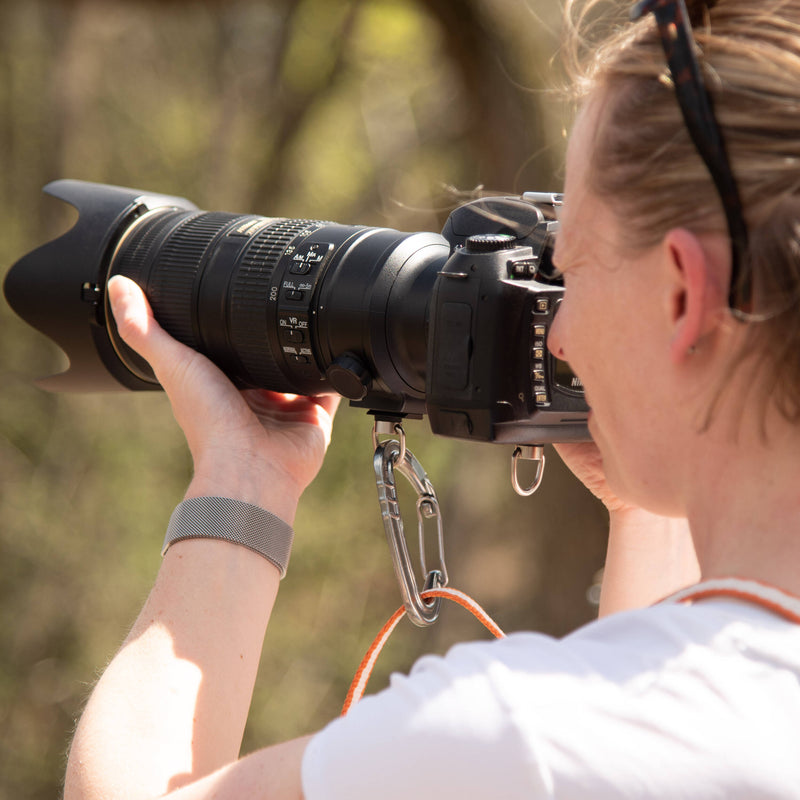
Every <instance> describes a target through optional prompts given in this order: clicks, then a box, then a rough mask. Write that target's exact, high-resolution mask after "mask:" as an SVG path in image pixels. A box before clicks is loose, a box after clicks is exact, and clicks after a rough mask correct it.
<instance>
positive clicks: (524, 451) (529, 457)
mask: <svg viewBox="0 0 800 800" xmlns="http://www.w3.org/2000/svg"><path fill="white" fill-rule="evenodd" d="M520 459H522V460H523V461H535V462H536V475H535V476H534V478H533V481H532V482H531V483H530V484H529V485H528V487H527V488H525V487H524V486H523V485H522V484H521V483H520V480H519V461H520ZM543 477H544V447H542V446H541V445H520V446H518V447H516V448H515V449H514V452H513V454H512V455H511V485H512V486H513V487H514V491H515V492H516V493H517V494H518V495H520V496H521V497H530V495H532V494H533V493H534V492H535V491H536V490H537V489H538V488H539V487H540V486H541V484H542V478H543Z"/></svg>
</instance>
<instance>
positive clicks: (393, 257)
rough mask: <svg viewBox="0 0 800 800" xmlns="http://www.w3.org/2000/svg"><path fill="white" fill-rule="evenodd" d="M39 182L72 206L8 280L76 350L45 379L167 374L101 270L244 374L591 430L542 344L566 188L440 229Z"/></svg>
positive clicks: (453, 415)
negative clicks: (114, 307)
mask: <svg viewBox="0 0 800 800" xmlns="http://www.w3.org/2000/svg"><path fill="white" fill-rule="evenodd" d="M45 191H46V192H48V193H49V194H51V195H53V196H55V197H57V198H60V199H61V200H64V201H66V202H67V203H70V204H71V205H73V206H74V207H75V208H76V209H77V211H78V215H79V216H78V220H77V222H76V223H75V225H74V226H73V227H72V228H71V229H70V230H69V231H68V232H67V233H65V234H64V235H63V236H61V237H60V238H58V239H55V240H54V241H51V242H49V243H47V244H45V245H43V246H41V247H39V248H38V249H36V250H34V251H32V252H31V253H29V254H27V255H25V256H23V257H22V258H21V259H20V260H19V261H18V262H17V263H16V264H14V266H13V267H12V268H11V270H10V272H9V273H8V275H7V277H6V280H5V295H6V298H7V300H8V302H9V304H10V305H11V307H12V308H13V309H14V310H15V311H16V312H17V314H19V315H20V316H21V317H22V318H23V319H24V320H26V321H27V322H28V323H29V324H31V325H32V326H33V327H34V328H37V329H39V330H40V331H41V332H42V333H44V334H46V335H47V336H49V337H50V338H51V339H52V340H53V341H54V342H55V343H56V344H57V345H58V346H59V347H61V349H62V350H63V351H64V352H65V353H66V355H67V357H68V358H69V368H68V369H67V371H66V372H64V373H62V374H59V375H55V376H52V377H50V378H46V379H44V380H42V381H40V384H41V385H42V386H43V387H44V388H47V389H52V390H57V391H98V390H113V389H123V388H126V389H135V390H138V389H159V388H160V387H159V385H158V382H157V380H156V378H155V376H154V375H153V373H152V371H151V370H150V367H149V366H148V364H147V363H146V362H145V361H144V360H143V359H142V358H141V357H139V356H138V355H137V354H136V353H135V352H133V351H132V350H131V349H130V348H128V347H127V346H126V345H125V343H124V342H123V341H122V340H121V338H120V337H119V335H118V333H117V330H116V327H115V324H114V319H113V315H112V314H111V311H110V309H109V306H108V300H107V293H106V284H107V282H108V280H109V279H110V278H111V277H112V276H113V275H126V276H128V277H129V278H131V279H133V280H134V281H136V282H137V283H138V284H139V285H140V286H141V287H142V288H143V289H144V291H145V293H146V294H147V296H148V298H149V300H150V303H151V305H152V307H153V311H154V313H155V316H156V318H157V319H158V321H159V322H160V323H161V325H162V326H163V327H164V328H165V329H166V330H167V331H168V332H169V333H171V334H172V335H173V336H174V337H175V338H177V339H179V340H180V341H182V342H184V343H185V344H187V345H189V346H191V347H193V348H195V349H196V350H199V351H200V352H202V353H204V354H205V355H207V356H208V357H209V358H210V359H211V360H212V361H214V362H215V363H216V364H217V365H218V366H219V367H220V368H221V369H222V370H223V371H224V372H225V373H226V374H227V375H228V376H229V377H230V378H231V379H232V380H233V382H234V383H235V384H237V385H238V386H240V387H261V388H266V389H271V390H274V391H279V392H289V393H293V394H302V395H312V394H322V393H338V394H340V395H343V396H344V397H346V398H348V399H349V400H350V403H351V405H353V406H357V407H359V408H363V409H365V410H366V411H368V412H369V413H371V414H373V415H374V416H375V417H376V420H378V421H383V422H392V421H400V420H402V419H403V418H405V417H412V418H419V417H421V416H423V415H427V417H428V419H429V421H430V426H431V430H432V431H433V432H434V433H436V434H441V435H443V436H453V437H458V438H463V439H472V440H478V441H485V442H500V443H508V444H513V445H539V444H544V443H548V442H567V441H580V440H586V439H588V438H589V437H588V433H587V428H586V419H587V413H588V408H587V406H586V403H585V400H584V395H583V387H582V386H581V384H580V381H579V380H578V378H577V377H576V376H575V375H574V374H573V373H572V371H571V370H570V369H569V367H568V366H567V364H566V363H564V362H562V361H559V360H558V359H556V358H555V357H554V356H553V355H551V354H550V353H549V352H548V349H547V337H548V332H549V330H550V326H551V325H552V322H553V319H554V317H555V315H556V313H557V312H558V306H559V303H560V301H561V298H562V295H563V287H562V284H561V281H560V280H559V276H558V274H557V272H556V270H555V269H554V267H553V264H552V260H551V254H552V247H553V240H554V236H555V234H556V231H557V228H558V222H557V220H556V216H555V209H556V207H557V206H558V205H559V204H560V202H561V198H560V195H558V194H549V193H533V192H530V193H526V194H524V195H522V196H515V197H485V198H482V199H478V200H474V201H472V202H469V203H466V204H465V205H462V206H460V207H458V208H456V209H455V211H453V213H452V214H451V215H450V217H449V219H448V220H447V223H446V224H445V226H444V230H443V231H442V233H441V234H436V233H401V232H398V231H395V230H390V229H387V228H372V227H364V226H353V225H341V224H337V223H334V222H322V221H317V220H309V219H288V218H276V217H262V216H256V215H252V214H231V213H221V212H207V211H201V210H199V209H198V208H197V207H196V206H194V205H193V204H192V203H190V202H189V201H187V200H185V199H183V198H180V197H170V196H166V195H162V194H153V193H150V192H144V191H138V190H135V189H127V188H121V187H116V186H107V185H101V184H93V183H85V182H82V181H74V180H60V181H56V182H54V183H51V184H49V185H48V186H47V187H45Z"/></svg>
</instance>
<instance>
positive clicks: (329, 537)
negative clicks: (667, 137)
mask: <svg viewBox="0 0 800 800" xmlns="http://www.w3.org/2000/svg"><path fill="white" fill-rule="evenodd" d="M558 6H559V4H557V3H554V2H552V0H540V1H538V0H526V2H520V0H427V1H423V0H419V1H418V2H417V1H414V0H392V1H391V2H389V0H383V1H381V0H360V1H359V0H258V1H256V0H243V1H242V2H211V1H210V0H207V2H197V1H194V2H192V1H189V2H178V0H171V1H170V2H166V1H165V0H162V2H144V0H140V1H139V2H137V1H135V0H129V2H108V1H106V2H102V1H101V0H72V1H71V2H66V1H64V2H56V1H55V0H26V1H25V2H24V3H23V2H16V3H12V2H0V175H1V176H2V178H1V179H0V264H2V271H3V273H4V272H5V270H6V269H7V268H8V266H10V265H11V264H12V263H13V262H14V261H15V260H16V259H17V258H18V257H19V256H21V255H22V254H23V253H25V252H26V251H28V250H29V249H31V248H33V247H34V246H36V245H38V244H40V243H42V242H44V241H45V240H47V239H49V238H52V237H53V236H54V235H55V234H56V233H58V232H60V231H61V230H63V229H64V228H65V226H67V225H68V224H69V223H70V220H71V218H72V217H71V215H70V213H69V212H68V210H66V209H65V208H63V207H60V204H59V203H58V202H56V201H54V200H52V199H48V198H45V197H44V196H43V195H42V194H41V191H40V190H41V187H42V185H43V184H45V183H47V182H48V181H50V180H53V179H55V178H60V177H71V178H80V179H85V180H93V181H99V182H104V183H115V184H120V185H126V186H135V187H138V188H142V189H148V190H154V191H161V192H165V193H168V194H180V195H183V196H185V197H188V198H189V199H191V200H193V201H194V202H195V203H197V204H198V205H199V206H200V207H201V208H206V209H212V210H226V211H237V212H254V213H260V214H265V215H271V216H299V217H300V216H301V217H311V218H321V219H333V220H337V221H340V222H346V223H363V224H370V225H388V226H391V227H396V228H399V229H401V230H438V229H439V228H441V225H442V223H443V222H444V220H445V219H446V216H447V213H448V211H449V209H450V208H452V207H453V205H455V204H456V203H457V202H459V200H461V199H463V198H466V197H468V196H469V195H470V194H471V193H472V192H473V191H476V190H479V188H480V187H485V188H486V189H493V190H498V191H514V192H519V191H522V190H525V189H537V190H544V189H559V188H560V187H561V182H562V179H561V173H560V164H561V162H562V158H563V146H564V136H563V129H564V128H565V127H566V126H568V124H569V112H568V109H566V108H565V107H564V106H563V105H562V104H561V103H560V101H559V98H558V97H557V96H555V95H554V94H552V93H551V91H550V90H551V89H552V87H553V86H554V85H556V84H557V83H558V66H557V55H556V54H557V48H558V31H559V26H560V20H559V17H560V10H559V7H558ZM0 335H2V348H0V370H1V371H2V392H0V615H1V622H0V798H2V799H3V800H5V798H8V799H9V800H11V799H12V798H13V799H14V800H22V799H23V798H31V799H33V798H36V799H37V800H38V798H42V800H43V799H44V798H53V797H56V796H58V794H59V793H60V784H61V777H62V773H63V769H64V763H65V752H66V748H67V746H68V742H69V737H70V733H71V730H72V728H73V726H74V721H75V719H76V717H77V715H78V714H79V713H80V709H81V706H82V703H83V702H84V700H85V698H86V696H87V693H88V692H89V690H90V687H91V685H92V683H93V681H94V680H95V678H96V676H97V675H98V673H99V671H100V670H101V669H102V668H103V666H104V665H105V664H106V663H107V661H108V660H109V659H110V658H111V656H112V655H113V653H114V651H115V650H116V648H117V647H118V645H119V644H120V642H121V641H122V639H123V637H124V636H125V633H126V630H127V628H128V626H129V625H130V624H131V622H132V621H133V619H134V617H135V615H136V613H137V611H138V608H139V606H140V604H141V602H142V600H143V599H144V597H145V595H146V593H147V591H148V588H149V586H150V583H151V581H152V579H153V577H154V575H155V572H156V570H157V568H158V564H159V559H160V557H159V549H160V544H161V540H162V536H163V531H164V528H165V526H166V523H167V520H168V518H169V514H170V512H171V510H172V508H173V507H174V505H175V504H176V503H177V502H179V501H180V499H181V497H182V493H183V489H184V487H185V485H186V483H187V481H188V478H189V474H190V468H191V465H190V461H189V457H188V454H187V451H186V448H185V446H184V444H183V440H182V437H181V434H180V432H179V430H178V429H177V428H176V426H175V424H174V422H173V420H172V416H171V413H170V411H169V408H168V406H167V403H166V399H165V398H164V396H163V395H161V394H159V393H147V394H144V395H142V394H132V393H124V392H121V393H118V394H107V395H95V396H79V395H52V394H47V393H45V392H42V391H41V390H39V389H37V388H36V387H35V386H34V385H33V384H32V379H33V378H35V377H37V376H42V375H46V374H50V373H52V372H54V371H58V370H59V369H60V368H61V366H62V360H61V356H60V354H59V352H58V351H57V349H56V348H55V347H53V346H52V345H51V344H50V343H49V342H48V341H47V340H45V339H44V338H43V337H41V336H40V335H38V334H36V333H35V332H34V331H32V330H31V329H29V328H28V327H27V326H26V325H25V324H23V323H22V322H21V321H20V320H19V319H17V318H16V317H15V316H14V315H13V314H12V312H11V311H10V310H9V309H8V308H7V307H6V306H5V304H4V303H3V304H1V305H0ZM407 431H408V438H409V446H410V447H411V448H412V449H413V450H414V452H415V453H416V455H417V456H418V457H419V458H420V460H421V461H422V463H423V464H424V465H425V467H426V469H427V471H428V474H429V475H430V477H431V479H432V480H433V482H434V484H435V486H436V487H437V491H438V494H439V497H440V501H441V505H442V508H443V513H444V519H445V533H446V547H447V554H448V565H449V568H450V574H451V583H452V585H454V586H456V587H457V588H461V589H463V590H465V591H467V592H470V593H472V594H473V595H474V596H475V597H476V598H477V599H478V600H479V601H480V602H482V603H483V604H484V605H485V607H486V608H487V610H488V611H489V612H490V613H491V614H492V615H493V616H494V617H495V618H496V619H497V621H498V622H499V623H500V624H501V626H502V627H504V628H505V629H506V630H515V629H520V628H529V629H536V630H541V631H545V632H548V633H552V634H556V635H558V634H562V633H564V632H566V631H568V630H570V629H571V628H573V627H575V626H576V625H578V624H580V623H581V622H583V621H585V620H588V619H590V618H591V617H592V616H593V615H594V613H595V608H594V607H593V605H592V604H591V603H590V602H589V600H588V599H587V590H588V589H589V588H590V587H591V585H592V583H593V581H594V578H595V574H596V572H597V570H598V569H599V568H600V567H601V566H602V561H603V549H604V544H605V519H604V514H603V512H602V511H601V509H600V508H599V507H598V505H597V504H596V503H595V502H594V501H593V500H592V499H591V498H590V497H588V496H587V494H586V492H585V491H584V490H583V489H582V487H580V486H578V485H577V484H576V482H575V481H574V480H573V479H572V478H571V477H570V476H569V475H568V474H567V473H566V471H565V470H564V468H563V467H562V465H561V463H560V462H559V461H558V459H557V457H556V456H555V455H554V454H552V453H550V456H551V457H550V459H549V464H548V470H547V474H546V476H545V481H544V486H543V488H542V490H541V491H540V493H539V494H538V495H537V496H535V497H533V498H531V499H522V498H519V497H517V496H516V495H515V494H514V493H513V491H512V489H511V486H510V481H509V462H510V456H511V453H510V448H505V447H499V446H493V445H478V444H470V443H462V442H455V441H452V440H445V439H441V438H434V437H433V436H432V435H431V434H430V432H429V430H428V427H427V423H426V422H425V421H421V422H412V423H410V424H409V425H408V426H407ZM370 432H371V424H370V421H369V418H368V417H367V416H366V415H365V414H364V413H363V412H356V411H354V410H351V409H349V408H345V409H343V411H342V412H341V414H340V416H339V418H338V420H337V425H336V433H335V440H334V444H333V446H332V448H331V452H330V455H329V458H328V460H327V462H326V465H325V467H324V468H323V471H322V473H321V475H320V477H319V479H318V481H317V482H316V483H315V485H314V486H313V487H312V488H311V489H310V490H309V492H308V493H307V495H306V497H305V500H304V503H303V505H302V508H301V511H300V514H299V517H298V519H297V523H296V528H297V532H298V535H297V539H296V546H295V551H294V554H293V558H292V566H291V570H290V573H289V578H288V579H287V580H286V581H285V582H284V585H283V589H282V594H281V597H280V598H279V601H278V606H277V610H276V613H275V616H274V618H273V620H274V621H273V624H272V626H271V628H270V631H269V633H268V636H267V642H266V649H265V656H264V659H263V664H262V674H261V676H260V680H259V684H258V687H257V691H256V695H255V699H254V703H253V710H252V716H251V721H250V724H249V726H248V730H247V733H246V740H245V749H247V750H249V749H252V748H254V747H257V746H259V745H262V744H267V743H269V742H272V741H276V740H279V739H284V738H286V737H291V736H294V735H297V734H301V733H305V732H309V731H311V730H314V729H316V728H318V727H319V726H321V725H322V724H324V723H325V722H326V721H327V720H328V719H330V718H331V717H332V716H334V715H335V714H336V713H338V710H339V708H340V706H341V703H342V701H343V699H344V696H345V693H346V690H347V686H348V684H349V681H350V679H351V677H352V675H353V673H354V671H355V669H356V666H357V665H358V662H359V660H360V658H361V656H362V655H363V652H364V651H365V649H366V647H367V646H368V644H369V642H370V641H371V639H372V637H373V636H374V635H375V634H376V633H377V631H378V629H379V627H380V625H381V624H382V623H383V621H384V620H385V619H386V618H387V617H388V616H389V615H390V614H391V612H392V611H394V609H395V608H396V607H397V605H398V604H399V592H398V589H397V586H396V584H395V582H394V577H393V573H392V568H391V564H390V560H389V554H388V549H387V547H386V542H385V537H384V533H383V529H382V524H381V519H380V514H379V511H378V505H377V495H376V492H375V488H374V480H373V477H372V466H371V457H372V453H371V450H372V448H371V437H370ZM407 513H408V514H409V515H410V516H409V519H411V524H410V525H409V527H410V528H411V531H412V533H413V532H414V527H415V526H414V524H413V509H412V510H411V511H410V512H407ZM484 635H485V634H484V633H483V631H482V629H481V628H480V627H479V626H478V624H477V623H476V622H474V621H473V620H472V619H471V618H470V617H468V616H467V615H466V614H465V612H463V611H462V610H461V609H458V608H456V607H452V608H445V610H444V611H443V613H442V617H441V621H440V622H439V623H438V624H437V625H435V626H434V627H432V628H430V629H427V630H420V629H417V628H414V627H413V626H412V625H410V624H409V623H404V624H403V625H402V626H401V627H400V628H399V629H398V631H397V633H396V634H395V638H394V640H393V641H392V642H390V644H389V646H388V648H387V650H386V651H385V653H384V655H383V656H382V657H381V660H380V661H379V663H378V668H377V670H376V674H375V676H374V678H373V681H372V683H371V685H370V690H373V689H376V688H379V687H380V686H382V685H384V684H385V682H386V679H387V675H388V673H389V672H390V671H391V670H394V669H407V668H408V667H409V665H410V664H411V663H413V660H414V659H415V658H416V657H417V656H419V655H420V654H422V653H424V652H430V651H436V652H442V651H444V650H446V649H447V647H448V646H449V645H450V644H452V643H453V642H455V641H458V640H461V639H464V638H470V637H481V636H484Z"/></svg>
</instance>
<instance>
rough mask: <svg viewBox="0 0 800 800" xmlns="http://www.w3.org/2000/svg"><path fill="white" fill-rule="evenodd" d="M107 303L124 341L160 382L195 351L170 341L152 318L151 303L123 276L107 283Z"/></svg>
mask: <svg viewBox="0 0 800 800" xmlns="http://www.w3.org/2000/svg"><path fill="white" fill-rule="evenodd" d="M108 300H109V303H110V305H111V310H112V311H113V312H114V320H115V321H116V323H117V330H118V331H119V335H120V336H121V337H122V339H123V341H124V342H125V343H126V344H127V345H129V346H130V347H132V348H133V349H134V350H135V351H136V352H137V353H138V354H139V355H140V356H142V358H144V359H146V360H147V362H148V363H149V364H150V366H151V367H152V368H153V371H154V372H155V373H156V377H157V378H158V379H159V382H160V383H161V384H162V385H164V380H162V378H166V379H168V377H169V374H170V373H171V372H172V371H173V370H174V368H175V367H176V366H177V365H179V364H180V363H182V362H183V361H185V360H186V359H187V358H189V357H191V355H193V354H194V351H193V350H191V349H190V348H188V347H186V346H185V345H183V344H181V343H180V342H178V341H177V340H176V339H173V338H172V337H171V336H170V335H169V334H168V333H167V332H166V331H165V330H164V329H163V328H162V327H161V326H160V325H159V324H158V322H156V319H155V317H154V316H153V311H152V309H151V308H150V304H149V303H148V302H147V298H146V297H145V294H144V292H143V291H142V290H141V288H140V287H139V285H138V284H136V283H134V282H133V281H132V280H130V278H126V277H124V276H123V275H115V276H114V277H113V278H111V280H110V281H109V282H108Z"/></svg>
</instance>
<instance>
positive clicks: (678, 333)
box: [662, 228, 720, 364]
mask: <svg viewBox="0 0 800 800" xmlns="http://www.w3.org/2000/svg"><path fill="white" fill-rule="evenodd" d="M662 248H663V258H664V266H665V269H666V272H667V275H666V278H667V280H666V282H665V284H666V287H667V297H666V305H667V314H668V320H669V324H670V326H671V329H672V339H671V342H670V356H671V358H672V362H673V363H674V364H679V363H681V362H682V361H683V360H684V359H686V358H688V357H689V355H690V353H692V352H693V350H694V348H695V347H696V346H697V344H698V342H699V341H700V339H701V338H702V337H703V336H704V335H705V334H706V333H707V332H708V331H710V330H711V329H712V327H713V325H714V321H715V320H716V319H717V318H718V315H717V311H718V309H719V302H720V298H719V296H718V295H719V292H718V291H717V284H718V282H717V281H716V280H714V278H715V274H714V267H715V264H714V262H713V261H712V259H713V258H714V256H713V255H712V254H711V253H709V252H707V251H706V250H705V249H704V247H703V245H702V243H701V242H700V240H699V239H698V237H697V236H696V235H695V234H693V233H692V232H691V231H688V230H686V229H684V228H674V229H672V230H670V231H669V232H668V233H667V234H666V236H665V237H664V239H663V241H662Z"/></svg>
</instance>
